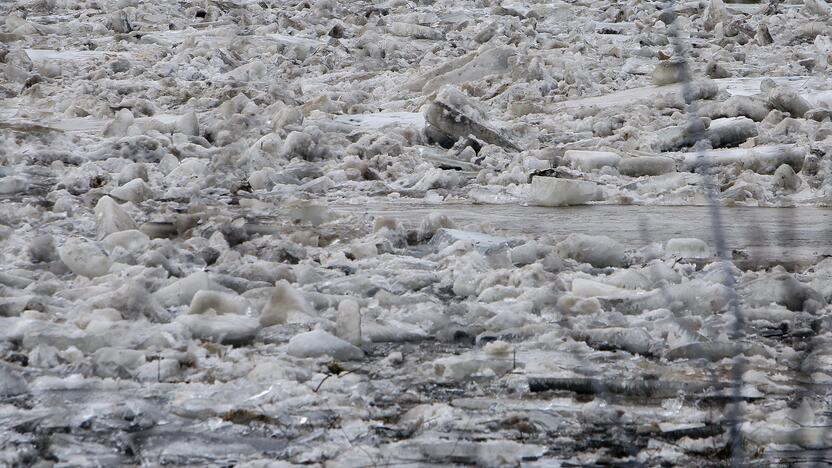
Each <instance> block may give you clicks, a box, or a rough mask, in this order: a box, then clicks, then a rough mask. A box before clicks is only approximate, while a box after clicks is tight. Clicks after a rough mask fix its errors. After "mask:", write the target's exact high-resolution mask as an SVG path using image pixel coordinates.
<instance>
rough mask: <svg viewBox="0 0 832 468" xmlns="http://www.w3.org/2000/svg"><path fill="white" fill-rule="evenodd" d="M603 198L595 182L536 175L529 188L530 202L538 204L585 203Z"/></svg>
mask: <svg viewBox="0 0 832 468" xmlns="http://www.w3.org/2000/svg"><path fill="white" fill-rule="evenodd" d="M602 199H603V193H602V192H601V189H600V188H599V187H598V185H596V184H595V183H594V182H587V181H583V180H571V179H559V178H557V177H542V176H534V177H533V178H532V184H531V188H530V189H529V203H531V204H532V205H538V206H568V205H584V204H586V203H588V202H591V201H598V200H602Z"/></svg>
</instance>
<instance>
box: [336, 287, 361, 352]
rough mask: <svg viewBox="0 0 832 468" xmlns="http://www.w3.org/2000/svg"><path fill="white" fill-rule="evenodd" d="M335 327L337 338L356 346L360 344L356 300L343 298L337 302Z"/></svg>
mask: <svg viewBox="0 0 832 468" xmlns="http://www.w3.org/2000/svg"><path fill="white" fill-rule="evenodd" d="M336 327H337V329H338V338H341V339H342V340H345V341H347V342H348V343H350V344H353V345H356V346H360V345H361V311H360V310H359V306H358V302H356V301H354V300H352V299H344V300H343V301H341V303H340V304H338V319H337V321H336Z"/></svg>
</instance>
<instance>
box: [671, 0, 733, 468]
mask: <svg viewBox="0 0 832 468" xmlns="http://www.w3.org/2000/svg"><path fill="white" fill-rule="evenodd" d="M675 3H676V2H675V1H674V0H667V1H666V2H665V6H664V11H665V14H666V17H667V18H669V20H670V21H669V24H668V28H667V33H668V39H669V42H670V43H671V44H672V45H673V49H674V55H675V56H676V58H677V59H680V60H681V69H680V78H681V79H680V80H679V81H680V83H679V84H680V86H681V91H682V98H683V99H684V102H685V114H686V115H687V116H688V128H689V129H690V131H692V134H691V135H690V136H691V137H692V141H693V142H694V145H693V148H694V150H695V151H696V152H697V157H696V160H697V166H698V167H699V168H701V170H700V171H699V172H700V173H701V175H702V181H703V185H704V188H705V195H706V196H707V198H708V207H709V210H708V211H709V214H710V217H711V228H712V230H713V238H714V242H715V243H716V250H717V256H718V257H719V259H720V263H721V266H722V269H723V273H724V274H723V275H722V277H723V281H724V286H725V287H726V288H727V289H728V293H729V298H728V304H727V308H728V312H729V313H730V314H731V316H732V317H733V319H734V322H733V327H732V329H731V336H730V338H731V340H732V341H735V342H740V341H741V340H742V338H743V336H744V334H745V333H744V329H745V323H744V319H743V317H742V315H741V314H740V307H739V297H738V295H737V291H736V279H735V278H734V276H733V269H732V268H731V255H730V252H729V250H728V247H727V243H726V240H725V230H724V226H723V222H722V212H721V209H720V205H719V195H718V192H719V188H718V186H717V185H716V183H715V182H714V179H713V177H712V174H711V167H710V161H709V160H708V158H707V157H706V156H705V154H704V152H703V151H702V146H701V142H703V141H704V140H705V133H704V129H703V128H702V127H701V126H700V125H698V122H697V119H696V103H695V102H694V93H693V86H692V78H691V71H690V66H689V64H688V60H687V48H686V47H685V45H684V44H683V43H682V41H681V40H680V37H679V30H678V29H679V22H678V21H676V13H675V11H674V5H675ZM744 369H745V364H744V356H743V353H739V354H737V356H735V357H734V362H733V365H732V369H731V377H732V379H731V380H732V387H733V388H732V393H733V394H732V398H731V401H732V403H733V404H732V405H731V406H730V410H729V414H728V422H729V424H730V430H729V436H730V443H731V464H732V465H733V466H735V467H739V466H743V465H744V464H745V451H744V449H743V446H742V433H741V430H742V428H741V426H742V421H743V417H744V415H743V409H742V405H740V396H741V392H742V376H743V373H744Z"/></svg>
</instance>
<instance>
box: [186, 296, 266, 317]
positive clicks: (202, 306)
mask: <svg viewBox="0 0 832 468" xmlns="http://www.w3.org/2000/svg"><path fill="white" fill-rule="evenodd" d="M250 308H251V304H249V302H248V301H247V300H246V299H245V298H244V297H242V296H238V295H236V294H229V293H223V292H219V291H197V293H196V294H194V298H193V299H192V300H191V306H190V308H189V309H188V313H189V314H194V315H196V314H203V313H205V312H207V311H209V310H213V311H215V312H216V313H217V314H237V315H245V314H246V312H247V311H248V310H249V309H250Z"/></svg>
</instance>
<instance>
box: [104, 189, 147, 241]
mask: <svg viewBox="0 0 832 468" xmlns="http://www.w3.org/2000/svg"><path fill="white" fill-rule="evenodd" d="M95 224H96V230H97V231H98V239H103V238H105V237H107V236H108V235H110V234H112V233H114V232H120V231H127V230H129V229H138V226H137V225H136V222H135V221H133V218H131V217H130V215H129V214H127V212H125V211H124V210H123V209H122V208H121V207H120V206H119V205H118V203H116V202H115V200H113V199H112V198H110V197H108V196H104V197H101V200H99V201H98V203H97V204H96V205H95Z"/></svg>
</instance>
